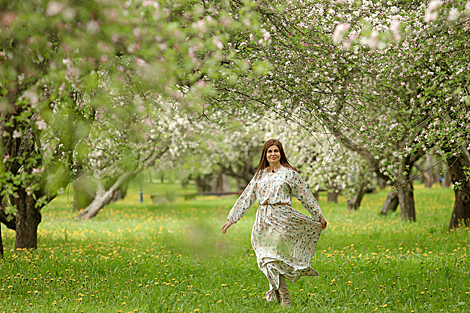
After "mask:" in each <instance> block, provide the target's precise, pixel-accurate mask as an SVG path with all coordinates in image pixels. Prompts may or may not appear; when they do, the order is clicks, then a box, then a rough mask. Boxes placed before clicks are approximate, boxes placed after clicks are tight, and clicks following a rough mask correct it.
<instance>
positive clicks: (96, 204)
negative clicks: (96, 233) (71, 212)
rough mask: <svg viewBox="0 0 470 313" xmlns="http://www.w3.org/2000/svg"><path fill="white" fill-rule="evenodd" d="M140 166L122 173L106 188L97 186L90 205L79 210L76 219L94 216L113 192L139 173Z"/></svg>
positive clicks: (108, 201)
mask: <svg viewBox="0 0 470 313" xmlns="http://www.w3.org/2000/svg"><path fill="white" fill-rule="evenodd" d="M140 170H141V168H138V169H137V170H135V171H133V172H130V173H124V174H122V175H121V176H120V177H119V178H118V179H117V180H116V182H115V183H114V185H112V186H111V187H110V188H109V189H108V190H106V191H104V190H103V189H102V188H98V189H99V191H98V192H97V195H96V197H95V199H94V200H93V201H92V202H91V203H90V205H89V206H88V207H87V208H86V209H85V210H83V211H82V212H80V213H79V214H78V215H77V218H78V219H82V220H88V219H90V218H92V217H95V216H96V215H97V214H98V213H99V211H100V210H101V209H102V208H103V207H104V206H105V205H106V204H108V203H110V202H111V201H112V200H113V198H114V197H115V194H116V193H117V192H119V191H120V190H121V188H122V186H124V185H127V184H128V183H129V182H130V181H131V180H132V179H133V178H135V177H136V176H137V175H138V174H139V173H140Z"/></svg>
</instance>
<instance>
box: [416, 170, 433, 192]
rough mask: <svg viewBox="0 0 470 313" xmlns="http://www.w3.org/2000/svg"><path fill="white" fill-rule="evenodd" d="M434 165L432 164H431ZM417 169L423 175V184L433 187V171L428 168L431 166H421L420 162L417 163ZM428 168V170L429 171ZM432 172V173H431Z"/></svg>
mask: <svg viewBox="0 0 470 313" xmlns="http://www.w3.org/2000/svg"><path fill="white" fill-rule="evenodd" d="M431 166H432V165H431ZM415 167H416V169H417V170H418V171H419V172H421V176H422V178H423V180H422V181H423V184H424V187H425V188H431V187H432V171H431V170H428V169H429V168H426V169H423V168H422V167H421V166H419V165H418V164H415ZM427 170H428V171H427ZM429 173H431V175H430V174H429Z"/></svg>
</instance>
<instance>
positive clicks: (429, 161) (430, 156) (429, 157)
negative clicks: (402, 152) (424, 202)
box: [424, 148, 434, 188]
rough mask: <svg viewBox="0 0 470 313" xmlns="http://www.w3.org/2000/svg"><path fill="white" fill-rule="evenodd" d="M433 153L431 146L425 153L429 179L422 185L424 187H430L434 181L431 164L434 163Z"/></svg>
mask: <svg viewBox="0 0 470 313" xmlns="http://www.w3.org/2000/svg"><path fill="white" fill-rule="evenodd" d="M433 155H434V148H432V149H431V150H430V151H429V153H428V154H427V155H426V162H425V164H426V174H427V175H428V177H429V181H426V183H425V184H424V187H426V188H432V185H433V183H434V172H433V170H432V166H433V165H434V162H433Z"/></svg>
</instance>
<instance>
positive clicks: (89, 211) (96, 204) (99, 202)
mask: <svg viewBox="0 0 470 313" xmlns="http://www.w3.org/2000/svg"><path fill="white" fill-rule="evenodd" d="M168 148H169V146H168V144H166V145H165V146H164V148H163V149H161V150H155V151H154V152H152V153H151V154H150V155H149V156H148V157H147V159H146V160H144V161H143V162H139V163H140V165H139V166H137V167H136V168H135V169H134V170H133V171H132V172H127V173H124V174H122V175H121V176H119V177H118V178H117V179H116V182H115V183H114V184H113V185H112V186H111V187H110V188H109V189H108V191H105V192H103V191H102V186H101V185H100V184H99V180H98V181H97V182H98V192H97V196H96V197H95V199H94V200H93V202H92V203H91V204H90V205H89V206H88V207H87V208H86V209H85V210H83V211H82V212H80V213H79V214H78V215H77V216H76V218H77V219H82V220H88V219H90V218H92V217H94V216H96V214H98V213H99V211H100V210H101V209H102V208H103V207H104V206H105V205H106V204H108V203H109V202H110V201H112V199H113V197H114V196H115V193H116V192H117V191H118V190H121V189H122V188H123V187H125V186H127V185H128V184H129V182H130V181H131V180H132V179H134V178H135V177H136V176H137V175H139V173H140V172H141V171H142V170H143V169H144V168H145V167H148V166H153V165H154V164H155V161H156V160H158V159H160V158H161V156H162V155H163V154H165V152H166V151H168Z"/></svg>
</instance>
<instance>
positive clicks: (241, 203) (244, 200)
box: [227, 175, 258, 224]
mask: <svg viewBox="0 0 470 313" xmlns="http://www.w3.org/2000/svg"><path fill="white" fill-rule="evenodd" d="M257 176H258V175H255V176H254V177H253V178H252V179H251V181H250V183H249V184H248V186H246V188H245V190H243V193H242V194H241V195H240V197H239V198H238V200H237V202H235V205H234V206H233V208H232V210H230V213H229V214H228V217H227V219H228V220H229V221H230V222H232V223H234V224H235V223H236V222H238V221H239V220H240V219H241V218H242V217H243V215H245V213H246V212H247V211H248V209H249V208H250V207H251V206H252V205H253V203H255V201H256V182H257V178H256V177H257Z"/></svg>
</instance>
